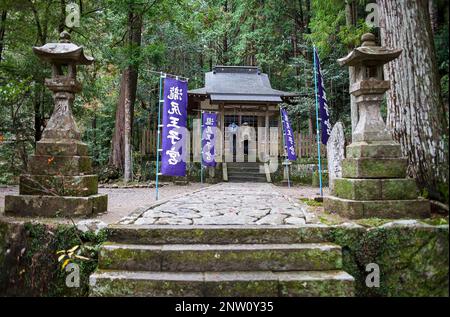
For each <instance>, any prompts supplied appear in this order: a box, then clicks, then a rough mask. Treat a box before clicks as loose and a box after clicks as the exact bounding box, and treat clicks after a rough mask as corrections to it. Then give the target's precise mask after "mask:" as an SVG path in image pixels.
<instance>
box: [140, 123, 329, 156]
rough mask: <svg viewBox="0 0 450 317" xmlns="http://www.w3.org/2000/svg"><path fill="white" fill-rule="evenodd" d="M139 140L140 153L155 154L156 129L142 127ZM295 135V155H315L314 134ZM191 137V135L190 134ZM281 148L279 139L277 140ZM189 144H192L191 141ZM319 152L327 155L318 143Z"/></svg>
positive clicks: (324, 148)
mask: <svg viewBox="0 0 450 317" xmlns="http://www.w3.org/2000/svg"><path fill="white" fill-rule="evenodd" d="M139 135H140V140H139V151H140V153H141V154H142V155H148V156H150V157H155V156H156V136H157V134H156V130H149V129H142V130H141V133H140V134H139ZM294 137H295V150H296V151H297V157H299V158H310V157H317V142H316V137H315V136H310V135H309V134H306V133H302V132H294ZM191 138H192V136H191ZM279 142H280V143H279V144H280V150H281V144H282V143H281V139H280V140H279ZM191 144H193V143H192V142H191ZM320 154H321V156H322V157H326V156H327V147H326V146H325V145H323V144H321V145H320Z"/></svg>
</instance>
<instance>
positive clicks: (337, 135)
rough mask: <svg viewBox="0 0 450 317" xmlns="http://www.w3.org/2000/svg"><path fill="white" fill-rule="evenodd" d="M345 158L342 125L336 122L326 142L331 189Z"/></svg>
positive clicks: (339, 173) (340, 174)
mask: <svg viewBox="0 0 450 317" xmlns="http://www.w3.org/2000/svg"><path fill="white" fill-rule="evenodd" d="M344 158H345V135H344V125H343V124H342V122H337V123H336V124H335V125H334V127H333V129H332V130H331V135H330V138H329V139H328V143H327V160H328V186H329V187H330V190H333V185H334V179H335V178H339V177H342V160H343V159H344Z"/></svg>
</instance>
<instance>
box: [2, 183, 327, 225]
mask: <svg viewBox="0 0 450 317" xmlns="http://www.w3.org/2000/svg"><path fill="white" fill-rule="evenodd" d="M206 186H210V185H208V184H200V183H190V184H189V185H184V186H179V185H166V186H163V187H161V188H160V189H159V192H160V199H166V198H169V197H171V196H177V195H181V194H184V193H188V192H191V191H194V190H197V189H200V188H202V187H206ZM277 190H279V191H280V192H281V193H283V194H285V195H288V196H290V197H291V198H293V199H294V200H298V199H300V198H312V197H315V196H319V194H320V192H319V189H318V188H315V187H308V186H292V187H291V188H288V187H281V186H277ZM18 192H19V187H18V186H7V187H0V213H3V210H4V206H5V195H13V194H18ZM99 192H100V193H105V194H108V212H107V213H105V214H103V215H99V216H98V219H100V220H102V221H104V222H106V223H113V222H117V221H118V220H120V219H121V218H122V217H125V216H127V215H128V214H130V213H131V212H132V211H134V210H135V209H137V208H140V207H143V206H145V205H149V204H151V203H153V202H154V201H155V188H99ZM327 193H328V188H325V189H324V194H327Z"/></svg>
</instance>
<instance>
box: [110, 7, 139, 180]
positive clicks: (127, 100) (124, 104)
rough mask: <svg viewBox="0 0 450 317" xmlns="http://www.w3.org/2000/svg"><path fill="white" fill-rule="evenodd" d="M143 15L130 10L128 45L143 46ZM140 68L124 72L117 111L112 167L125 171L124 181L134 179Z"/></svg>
mask: <svg viewBox="0 0 450 317" xmlns="http://www.w3.org/2000/svg"><path fill="white" fill-rule="evenodd" d="M141 29H142V15H140V14H137V13H134V12H132V11H131V10H130V13H129V15H128V43H127V45H132V46H133V47H139V46H140V45H141ZM137 78H138V67H137V65H134V64H131V65H129V66H127V67H126V68H125V69H124V70H123V72H122V78H121V80H120V93H119V100H118V104H117V110H116V121H115V128H114V135H113V139H112V150H111V156H110V160H109V162H110V165H113V166H114V167H116V168H117V169H119V170H121V171H123V175H124V181H125V182H127V181H129V180H131V179H132V162H131V161H132V159H131V155H132V154H131V150H132V146H131V140H132V137H131V136H132V132H133V131H132V125H133V117H134V102H135V100H136V90H137Z"/></svg>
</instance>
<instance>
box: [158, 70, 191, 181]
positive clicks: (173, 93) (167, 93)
mask: <svg viewBox="0 0 450 317" xmlns="http://www.w3.org/2000/svg"><path fill="white" fill-rule="evenodd" d="M186 118H187V82H185V81H181V80H177V79H173V78H165V79H164V106H163V121H162V125H163V127H162V153H161V174H162V175H168V176H186V159H185V157H184V156H185V154H186V151H187V149H186V138H187V133H186Z"/></svg>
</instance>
